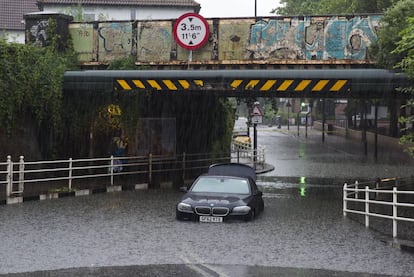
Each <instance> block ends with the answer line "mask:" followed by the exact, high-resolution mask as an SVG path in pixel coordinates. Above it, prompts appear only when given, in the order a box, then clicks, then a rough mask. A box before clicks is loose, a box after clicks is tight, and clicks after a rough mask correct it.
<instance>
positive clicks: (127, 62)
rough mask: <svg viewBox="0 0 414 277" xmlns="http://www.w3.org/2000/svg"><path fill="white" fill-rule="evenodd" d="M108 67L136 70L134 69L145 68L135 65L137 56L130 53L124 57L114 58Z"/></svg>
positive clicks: (109, 68)
mask: <svg viewBox="0 0 414 277" xmlns="http://www.w3.org/2000/svg"><path fill="white" fill-rule="evenodd" d="M107 69H108V70H134V69H139V70H143V69H145V67H139V68H137V66H136V65H135V56H132V55H129V56H127V57H124V58H120V59H115V60H113V61H112V62H111V63H110V64H109V66H108V68H107Z"/></svg>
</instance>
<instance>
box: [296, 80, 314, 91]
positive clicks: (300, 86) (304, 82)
mask: <svg viewBox="0 0 414 277" xmlns="http://www.w3.org/2000/svg"><path fill="white" fill-rule="evenodd" d="M310 82H311V80H302V81H300V83H299V84H298V85H297V86H296V88H295V91H302V90H304V89H305V88H306V87H307V86H308V85H309V84H310Z"/></svg>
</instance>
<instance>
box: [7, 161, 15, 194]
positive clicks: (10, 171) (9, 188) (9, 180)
mask: <svg viewBox="0 0 414 277" xmlns="http://www.w3.org/2000/svg"><path fill="white" fill-rule="evenodd" d="M6 181H7V185H6V196H7V198H9V197H10V195H11V192H12V186H13V162H12V160H11V156H7V177H6Z"/></svg>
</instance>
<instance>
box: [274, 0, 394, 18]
mask: <svg viewBox="0 0 414 277" xmlns="http://www.w3.org/2000/svg"><path fill="white" fill-rule="evenodd" d="M392 2H395V0H370V1H361V0H336V1H332V0H281V1H280V3H281V4H282V5H283V6H282V7H279V8H276V9H274V10H273V12H274V13H277V14H280V15H316V14H352V13H381V12H384V11H385V10H386V9H387V8H388V7H390V6H391V4H392Z"/></svg>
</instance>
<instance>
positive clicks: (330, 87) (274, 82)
mask: <svg viewBox="0 0 414 277" xmlns="http://www.w3.org/2000/svg"><path fill="white" fill-rule="evenodd" d="M231 87H232V88H233V89H234V90H240V91H259V92H281V93H283V92H332V93H335V92H346V91H349V88H350V81H349V80H341V79H338V80H331V79H323V80H321V79H267V80H259V79H256V80H242V79H239V80H233V81H232V82H231Z"/></svg>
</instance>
